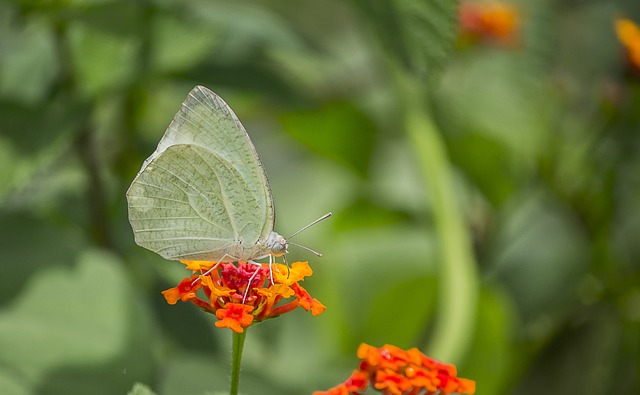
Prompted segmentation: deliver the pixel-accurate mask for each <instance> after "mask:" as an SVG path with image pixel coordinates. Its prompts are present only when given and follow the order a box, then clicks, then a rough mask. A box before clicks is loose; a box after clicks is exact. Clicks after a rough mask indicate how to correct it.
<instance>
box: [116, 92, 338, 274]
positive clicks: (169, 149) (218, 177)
mask: <svg viewBox="0 0 640 395" xmlns="http://www.w3.org/2000/svg"><path fill="white" fill-rule="evenodd" d="M127 202H128V208H129V222H130V223H131V227H132V228H133V232H134V235H135V241H136V243H137V244H138V245H140V246H142V247H144V248H147V249H149V250H151V251H153V252H156V253H158V254H160V255H161V256H162V257H164V258H166V259H171V260H202V261H213V262H234V261H253V260H257V259H262V258H265V257H269V259H270V262H271V260H272V258H273V257H277V256H284V255H285V254H286V253H287V252H288V251H287V249H288V246H289V241H288V239H285V238H284V237H283V236H281V235H280V234H278V233H276V232H274V230H273V229H274V225H275V211H274V205H273V197H272V195H271V188H270V186H269V180H268V179H267V175H266V173H265V170H264V167H263V166H262V163H261V162H260V159H259V157H258V154H257V152H256V149H255V147H254V146H253V143H252V142H251V140H250V138H249V135H248V134H247V132H246V130H245V128H244V127H243V126H242V124H241V123H240V121H239V120H238V118H237V116H236V115H235V113H234V112H233V110H231V108H230V107H229V106H228V105H227V103H225V102H224V100H222V98H220V96H218V95H216V94H215V93H214V92H212V91H211V90H209V89H207V88H205V87H203V86H196V87H195V88H193V89H192V90H191V92H189V94H188V96H187V98H186V99H185V101H184V102H183V103H182V106H181V107H180V110H179V111H178V113H177V114H176V115H175V117H174V118H173V120H172V121H171V123H170V124H169V127H168V128H167V130H166V132H165V133H164V136H162V139H161V140H160V142H159V143H158V147H157V148H156V150H155V151H154V152H153V153H152V154H151V156H150V157H149V158H147V159H146V160H145V161H144V163H143V164H142V168H141V169H140V171H139V172H138V174H137V175H136V177H135V179H134V180H133V182H132V183H131V186H130V187H129V190H128V191H127ZM330 215H331V213H328V214H326V215H324V216H323V217H321V218H319V219H318V220H316V221H314V222H312V223H311V224H309V225H307V226H305V227H304V228H302V229H301V230H299V231H298V232H296V233H294V234H293V235H292V236H290V237H289V239H290V238H291V237H293V236H295V235H296V234H298V233H299V232H301V231H302V230H304V229H306V228H308V227H309V226H311V225H313V224H315V223H317V222H319V221H321V220H323V219H325V218H327V217H329V216H330ZM291 244H294V243H291ZM295 245H297V246H299V245H298V244H295ZM300 247H302V248H305V249H307V250H309V251H311V252H313V253H315V254H317V255H320V254H318V253H317V252H315V251H313V250H311V249H309V248H307V247H304V246H300Z"/></svg>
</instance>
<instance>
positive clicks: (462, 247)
mask: <svg viewBox="0 0 640 395" xmlns="http://www.w3.org/2000/svg"><path fill="white" fill-rule="evenodd" d="M401 79H402V78H401ZM401 83H402V85H403V88H404V89H403V90H402V93H403V96H404V98H405V99H406V100H405V101H404V104H405V111H406V112H405V113H404V114H405V128H406V131H407V133H408V138H409V142H410V144H411V146H412V147H413V148H414V151H415V153H416V155H417V158H418V160H419V162H420V167H421V170H422V173H423V175H424V181H425V183H426V186H427V188H428V190H429V196H430V197H431V200H432V203H433V215H434V219H435V224H436V230H437V234H438V237H439V245H440V262H439V273H438V276H439V281H438V309H437V313H436V314H437V316H436V321H435V327H434V332H433V336H432V338H431V340H430V344H429V346H428V349H429V353H430V355H433V356H434V357H436V358H439V359H442V360H446V361H448V362H453V363H458V362H460V361H461V360H462V358H463V357H464V355H465V353H466V352H467V350H468V348H469V346H470V345H471V341H472V336H473V333H474V331H475V327H474V326H475V320H476V314H477V298H478V289H479V284H478V274H477V270H476V263H475V259H474V256H473V252H472V248H471V240H470V236H469V234H468V231H467V226H466V224H465V222H464V219H463V215H462V213H461V207H460V202H459V201H458V199H457V196H456V193H455V188H454V183H453V174H452V171H451V168H452V166H451V164H450V162H449V159H448V157H447V152H446V147H445V144H444V141H443V140H442V138H441V134H440V131H439V130H438V128H437V126H436V125H435V123H434V122H433V120H432V119H431V117H430V115H429V113H428V105H427V100H426V97H425V95H424V92H423V87H422V84H420V81H417V80H416V79H414V78H411V77H407V76H405V78H404V81H402V82H401Z"/></svg>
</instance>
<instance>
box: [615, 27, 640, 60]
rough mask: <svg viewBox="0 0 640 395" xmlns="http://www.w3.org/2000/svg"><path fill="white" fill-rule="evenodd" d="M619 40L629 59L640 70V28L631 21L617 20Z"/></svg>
mask: <svg viewBox="0 0 640 395" xmlns="http://www.w3.org/2000/svg"><path fill="white" fill-rule="evenodd" d="M615 24H616V34H617V35H618V40H620V42H621V43H622V45H624V47H625V49H626V50H627V58H628V59H629V62H630V63H631V64H632V65H633V67H635V68H636V69H638V70H640V27H638V25H636V24H635V23H633V22H632V21H630V20H629V19H625V18H619V19H616V22H615Z"/></svg>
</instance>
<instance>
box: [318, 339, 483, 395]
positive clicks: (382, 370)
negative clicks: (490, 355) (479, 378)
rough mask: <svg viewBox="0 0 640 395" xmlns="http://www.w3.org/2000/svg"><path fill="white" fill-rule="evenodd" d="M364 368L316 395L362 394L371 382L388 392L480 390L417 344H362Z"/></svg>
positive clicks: (360, 353) (397, 394) (402, 394)
mask: <svg viewBox="0 0 640 395" xmlns="http://www.w3.org/2000/svg"><path fill="white" fill-rule="evenodd" d="M358 357H359V358H360V359H362V362H360V368H359V369H358V370H356V371H354V372H353V374H352V375H351V377H349V379H347V381H345V382H344V383H342V384H340V385H338V386H336V387H333V388H332V389H330V390H328V391H316V392H314V393H313V395H361V394H363V392H362V391H364V390H366V389H367V385H368V383H371V385H372V386H373V388H375V389H376V390H378V391H380V392H381V393H382V394H384V395H412V394H413V395H417V394H423V395H431V394H434V393H438V394H452V393H459V394H468V395H472V394H474V393H475V391H476V383H475V381H472V380H468V379H463V378H460V377H456V367H455V366H453V365H449V364H446V363H442V362H440V361H436V360H435V359H432V358H429V357H427V356H426V355H424V354H422V353H421V352H420V351H419V350H418V349H417V348H412V349H410V350H406V351H405V350H403V349H400V348H398V347H395V346H391V345H388V344H387V345H385V346H383V347H380V348H376V347H372V346H370V345H368V344H364V343H363V344H361V345H360V347H359V348H358Z"/></svg>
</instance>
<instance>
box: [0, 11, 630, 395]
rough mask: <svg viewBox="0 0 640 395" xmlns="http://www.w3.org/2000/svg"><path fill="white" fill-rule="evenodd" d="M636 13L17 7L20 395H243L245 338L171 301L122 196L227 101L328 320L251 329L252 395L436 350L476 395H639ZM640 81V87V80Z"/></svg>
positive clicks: (1, 45) (11, 79)
mask: <svg viewBox="0 0 640 395" xmlns="http://www.w3.org/2000/svg"><path fill="white" fill-rule="evenodd" d="M621 18H628V19H629V20H631V21H635V22H636V23H640V3H638V2H637V1H633V0H626V1H622V0H620V1H601V0H592V1H588V0H572V1H551V0H546V1H535V2H527V1H519V2H506V3H496V2H474V3H461V2H456V1H451V0H447V1H444V0H423V1H417V0H416V1H408V0H388V1H378V2H368V1H366V0H359V1H358V0H351V1H337V0H330V1H322V2H310V1H295V2H293V1H283V0H268V1H260V2H252V1H205V0H180V1H169V0H145V1H142V0H140V1H129V0H50V1H42V0H41V1H27V0H23V1H18V0H16V1H8V0H4V1H1V2H0V392H1V393H2V394H5V395H7V394H10V395H13V394H47V395H49V394H51V395H53V394H84V393H90V394H125V393H127V392H128V391H129V390H130V389H131V388H132V386H133V384H134V383H136V382H140V383H144V384H146V385H147V386H149V388H151V389H152V390H153V391H155V392H156V393H158V394H167V395H173V394H176V395H178V394H180V395H185V394H194V395H197V394H204V393H207V392H209V393H210V392H212V391H220V392H224V391H226V390H227V386H228V375H229V369H230V366H229V362H230V352H229V349H230V342H231V332H230V331H229V330H227V329H224V330H222V329H218V328H215V327H214V321H215V318H214V317H212V316H209V315H207V314H205V313H203V312H201V311H199V310H198V309H197V308H195V307H194V306H192V305H189V304H178V305H175V306H169V305H167V304H166V302H165V300H164V298H163V297H162V295H161V294H160V292H161V291H162V290H164V289H167V288H170V287H173V286H175V285H176V284H177V283H178V282H179V281H180V279H182V278H183V277H185V275H186V274H187V273H186V272H184V269H183V265H181V264H179V263H177V262H172V261H165V260H163V259H162V258H161V257H159V256H157V255H155V254H154V253H152V252H149V251H147V250H145V249H143V248H141V247H138V246H137V245H135V243H134V240H133V234H132V231H131V228H130V226H129V223H128V219H127V207H126V200H125V191H126V190H127V188H128V186H129V184H130V182H131V181H132V180H133V177H134V176H135V174H136V173H137V171H138V170H139V169H140V166H141V164H142V162H143V161H144V159H145V158H146V157H147V156H149V155H150V153H151V152H153V150H154V149H155V146H156V144H157V142H158V141H159V139H160V137H161V136H162V134H163V133H164V130H165V128H166V126H167V125H168V124H169V122H170V120H171V118H172V117H173V116H174V114H175V113H176V111H177V110H178V108H179V106H180V103H181V102H182V101H183V100H184V98H185V97H186V95H187V93H188V91H189V90H190V89H191V88H192V87H193V86H195V85H197V84H200V85H205V86H207V87H209V88H210V89H212V90H213V91H215V92H217V93H218V94H219V95H221V96H222V97H223V98H224V99H225V100H226V101H227V102H228V103H229V105H230V106H231V107H232V108H233V109H234V111H235V112H236V113H237V115H238V117H239V118H240V119H241V121H242V122H243V124H244V125H245V127H246V128H247V130H248V132H249V134H250V135H251V138H252V140H253V142H254V144H255V145H256V147H257V150H258V152H259V154H260V157H261V159H262V161H263V164H264V165H265V167H266V170H267V173H268V175H269V177H270V181H271V187H272V190H273V194H274V199H275V204H276V211H277V221H276V231H278V232H279V233H281V234H283V235H284V236H288V235H290V234H292V233H293V232H294V231H296V230H297V229H299V228H301V227H302V226H304V225H306V224H307V223H309V222H310V221H312V220H314V219H315V218H317V217H319V216H321V215H322V214H324V213H325V212H328V211H332V212H333V213H334V216H333V217H332V218H331V219H329V220H326V221H324V222H322V223H320V224H318V225H316V226H314V227H313V228H311V229H309V230H307V231H305V232H304V233H302V234H300V235H299V236H297V237H296V239H297V240H296V242H298V243H301V244H304V245H306V246H308V247H310V248H313V249H316V250H318V251H321V252H322V253H323V255H324V256H323V257H322V258H317V257H315V256H313V255H310V254H309V253H307V252H305V251H304V250H301V249H296V248H295V247H292V248H290V250H291V253H290V254H289V259H288V260H289V262H293V261H296V260H309V261H310V264H311V266H312V267H313V268H314V271H315V273H314V275H313V276H312V277H310V278H307V280H306V281H305V283H304V286H305V287H306V288H307V289H308V290H309V292H310V293H311V294H312V295H313V296H314V297H316V298H318V299H319V300H320V301H322V302H323V303H324V304H325V305H326V306H327V310H326V311H325V312H324V313H323V314H322V315H320V316H318V317H312V316H311V315H310V314H308V313H305V312H304V311H297V312H295V313H291V314H288V315H286V316H283V317H280V318H279V319H275V320H269V321H267V322H264V323H262V324H260V325H257V326H255V327H252V328H250V330H249V332H248V336H247V342H246V344H245V356H244V360H243V374H242V379H241V385H240V388H241V392H243V393H244V394H285V395H286V394H292V395H293V394H310V393H311V392H312V391H313V390H320V389H327V388H329V387H332V386H333V385H336V384H337V383H339V382H341V381H342V380H344V379H346V377H347V376H348V375H349V374H350V372H351V371H352V369H355V368H356V367H357V364H358V360H357V358H356V356H355V352H356V349H357V346H358V345H359V344H360V343H361V342H366V343H368V344H371V345H374V346H382V345H383V344H385V343H390V344H394V345H396V346H399V347H403V348H408V347H414V346H417V347H419V348H420V349H421V350H423V351H424V352H426V353H429V354H430V355H432V356H434V357H436V358H439V359H442V360H444V361H446V362H450V363H455V364H456V365H457V367H458V372H459V375H460V376H462V377H466V378H470V379H473V380H476V381H477V386H478V390H477V394H480V395H487V394H488V395H493V394H495V395H498V394H515V395H528V394H541V393H544V394H566V393H579V394H583V395H595V394H615V393H626V394H633V393H640V355H639V354H640V344H639V342H640V330H639V326H640V276H639V268H640V266H639V265H640V262H639V257H640V243H638V235H639V234H640V171H639V169H640V155H638V153H639V152H640V138H639V133H640V72H639V70H640V30H634V29H637V27H635V26H634V25H626V27H624V28H621V26H622V25H620V24H618V27H619V28H620V29H619V31H618V34H616V20H617V21H618V22H620V19H621ZM634 61H636V62H635V63H634Z"/></svg>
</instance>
